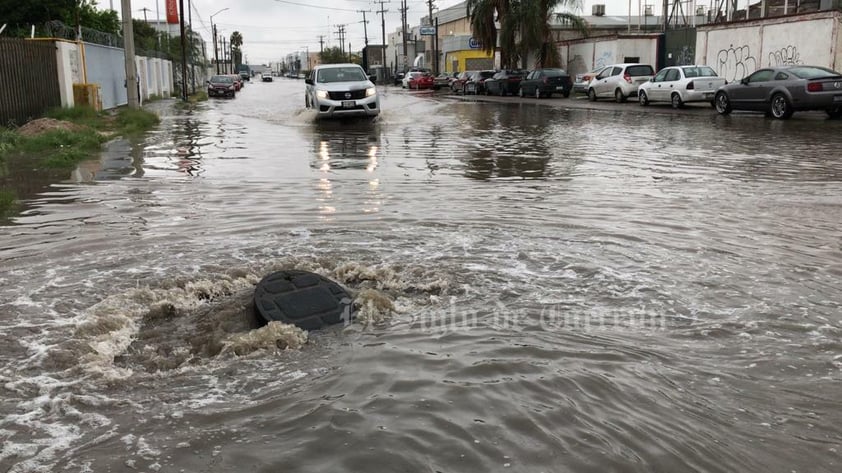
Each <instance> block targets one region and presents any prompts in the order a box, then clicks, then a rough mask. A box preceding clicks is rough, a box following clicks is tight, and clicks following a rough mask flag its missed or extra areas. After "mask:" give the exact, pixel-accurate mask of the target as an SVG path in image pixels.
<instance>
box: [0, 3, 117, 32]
mask: <svg viewBox="0 0 842 473" xmlns="http://www.w3.org/2000/svg"><path fill="white" fill-rule="evenodd" d="M0 12H3V13H2V15H1V16H0V20H1V21H2V22H3V23H8V24H9V35H11V36H23V35H27V34H28V33H29V27H30V25H35V26H36V28H41V27H42V26H43V25H44V24H45V23H47V22H48V21H53V20H59V21H61V22H63V23H64V24H66V25H71V26H76V25H77V24H78V25H81V26H84V27H87V28H92V29H95V30H99V31H103V32H105V33H117V32H118V31H120V20H119V19H118V18H117V12H115V11H113V10H100V9H98V8H97V2H96V1H95V0H26V1H23V2H22V1H20V0H0Z"/></svg>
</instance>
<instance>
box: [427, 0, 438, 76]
mask: <svg viewBox="0 0 842 473" xmlns="http://www.w3.org/2000/svg"><path fill="white" fill-rule="evenodd" d="M434 2H435V0H427V8H428V9H429V12H430V16H429V17H428V18H429V20H430V26H435V28H436V34H435V35H434V36H433V61H432V62H433V74H435V75H439V51H438V49H439V19H438V17H436V21H435V23H433V3H434Z"/></svg>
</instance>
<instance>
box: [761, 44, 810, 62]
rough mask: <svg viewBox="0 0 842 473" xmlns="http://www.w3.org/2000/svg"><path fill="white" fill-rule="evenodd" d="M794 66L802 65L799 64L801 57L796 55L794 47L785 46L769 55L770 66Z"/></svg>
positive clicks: (796, 50) (796, 51)
mask: <svg viewBox="0 0 842 473" xmlns="http://www.w3.org/2000/svg"><path fill="white" fill-rule="evenodd" d="M795 64H804V63H803V62H801V55H800V54H798V48H797V47H795V46H787V47H785V48H781V49H778V50H775V51H772V52H770V53H769V65H770V66H792V65H795Z"/></svg>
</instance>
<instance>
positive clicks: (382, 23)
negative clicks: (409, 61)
mask: <svg viewBox="0 0 842 473" xmlns="http://www.w3.org/2000/svg"><path fill="white" fill-rule="evenodd" d="M379 1H380V11H378V12H377V13H380V29H381V31H382V33H383V44H382V45H381V47H380V52H381V53H383V82H384V83H385V82H386V12H387V11H389V10H386V9H385V8H383V4H384V3H389V2H387V1H385V0H379Z"/></svg>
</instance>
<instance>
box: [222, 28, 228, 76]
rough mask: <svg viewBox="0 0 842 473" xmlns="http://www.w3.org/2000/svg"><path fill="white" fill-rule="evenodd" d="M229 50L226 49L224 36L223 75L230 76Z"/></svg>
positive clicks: (223, 37)
mask: <svg viewBox="0 0 842 473" xmlns="http://www.w3.org/2000/svg"><path fill="white" fill-rule="evenodd" d="M227 55H228V50H227V49H226V48H225V36H224V35H223V36H222V73H223V74H228V58H227V57H226V56H227Z"/></svg>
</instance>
